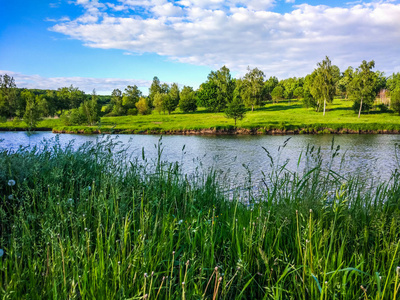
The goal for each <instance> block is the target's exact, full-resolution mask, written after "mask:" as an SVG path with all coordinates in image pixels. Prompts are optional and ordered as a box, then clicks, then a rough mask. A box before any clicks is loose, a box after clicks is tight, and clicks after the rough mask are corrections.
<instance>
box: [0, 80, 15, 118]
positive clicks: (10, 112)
mask: <svg viewBox="0 0 400 300" xmlns="http://www.w3.org/2000/svg"><path fill="white" fill-rule="evenodd" d="M16 110H17V85H16V84H15V81H14V77H12V76H9V75H7V74H5V75H0V115H1V116H4V117H12V116H14V115H15V112H16Z"/></svg>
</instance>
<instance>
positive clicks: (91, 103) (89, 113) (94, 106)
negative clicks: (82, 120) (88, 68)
mask: <svg viewBox="0 0 400 300" xmlns="http://www.w3.org/2000/svg"><path fill="white" fill-rule="evenodd" d="M81 107H82V109H83V113H84V115H85V117H86V119H87V123H88V124H89V125H94V124H96V123H97V122H98V121H99V120H100V111H99V108H100V107H99V105H98V96H97V94H96V90H93V92H92V99H91V100H87V101H85V102H83V104H82V105H81Z"/></svg>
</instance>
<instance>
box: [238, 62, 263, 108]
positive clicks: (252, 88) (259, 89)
mask: <svg viewBox="0 0 400 300" xmlns="http://www.w3.org/2000/svg"><path fill="white" fill-rule="evenodd" d="M264 77H265V75H264V72H263V71H261V70H259V69H257V68H254V69H250V68H249V67H248V68H247V73H246V75H244V78H243V82H244V90H243V100H244V104H245V105H246V106H249V107H251V111H253V110H254V106H255V105H261V102H262V99H263V96H264Z"/></svg>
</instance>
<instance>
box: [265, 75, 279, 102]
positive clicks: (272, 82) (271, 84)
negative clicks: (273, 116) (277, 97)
mask: <svg viewBox="0 0 400 300" xmlns="http://www.w3.org/2000/svg"><path fill="white" fill-rule="evenodd" d="M278 84H279V80H278V78H276V77H275V76H271V77H270V78H268V80H267V81H265V83H264V94H265V96H266V97H267V98H268V99H269V100H271V99H272V96H271V93H272V91H273V90H274V88H275V87H276V86H277V85H278Z"/></svg>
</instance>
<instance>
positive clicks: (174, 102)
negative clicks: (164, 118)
mask: <svg viewBox="0 0 400 300" xmlns="http://www.w3.org/2000/svg"><path fill="white" fill-rule="evenodd" d="M168 94H169V96H170V97H171V108H173V106H175V108H174V109H173V110H172V111H174V110H175V109H176V108H177V106H178V104H179V99H180V92H179V87H178V84H177V83H173V84H172V85H171V88H170V89H169V91H168Z"/></svg>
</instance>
